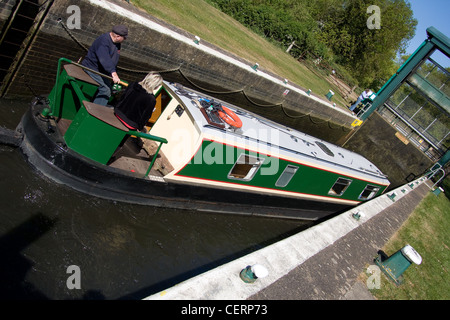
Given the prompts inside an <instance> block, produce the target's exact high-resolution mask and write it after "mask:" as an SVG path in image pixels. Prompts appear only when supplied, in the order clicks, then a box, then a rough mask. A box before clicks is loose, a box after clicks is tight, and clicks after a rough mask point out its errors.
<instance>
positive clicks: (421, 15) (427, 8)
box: [381, 0, 450, 67]
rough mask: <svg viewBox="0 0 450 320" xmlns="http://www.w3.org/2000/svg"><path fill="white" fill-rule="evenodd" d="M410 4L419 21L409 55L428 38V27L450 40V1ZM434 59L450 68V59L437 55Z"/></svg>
mask: <svg viewBox="0 0 450 320" xmlns="http://www.w3.org/2000/svg"><path fill="white" fill-rule="evenodd" d="M409 3H410V4H411V9H412V10H413V12H414V18H415V19H416V20H417V26H416V35H415V36H414V38H413V39H412V40H411V41H410V42H409V47H408V49H407V50H406V52H407V54H411V53H413V52H414V51H415V50H416V49H417V48H418V47H419V46H420V44H421V43H422V42H423V41H424V40H425V39H426V38H427V33H426V29H427V28H428V27H435V28H436V29H438V30H439V31H440V32H442V33H443V34H445V35H446V36H447V37H449V38H450V0H410V1H409ZM381 20H383V16H381ZM432 57H433V58H434V59H436V60H437V61H438V62H439V63H441V64H442V65H443V66H444V67H450V59H449V58H447V57H446V56H444V55H442V54H437V53H436V54H433V56H432Z"/></svg>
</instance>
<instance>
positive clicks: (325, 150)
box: [316, 141, 334, 157]
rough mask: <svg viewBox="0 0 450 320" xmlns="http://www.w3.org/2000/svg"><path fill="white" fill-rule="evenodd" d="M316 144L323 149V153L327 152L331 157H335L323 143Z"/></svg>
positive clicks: (317, 142)
mask: <svg viewBox="0 0 450 320" xmlns="http://www.w3.org/2000/svg"><path fill="white" fill-rule="evenodd" d="M316 144H317V145H318V146H319V147H320V149H322V151H323V152H325V153H326V154H327V155H329V156H330V157H334V153H333V152H332V151H331V150H330V149H328V147H327V146H326V145H325V144H323V143H322V142H319V141H316Z"/></svg>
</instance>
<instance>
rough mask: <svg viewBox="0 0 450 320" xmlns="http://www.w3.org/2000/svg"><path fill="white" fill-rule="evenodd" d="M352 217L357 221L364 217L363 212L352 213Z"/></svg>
mask: <svg viewBox="0 0 450 320" xmlns="http://www.w3.org/2000/svg"><path fill="white" fill-rule="evenodd" d="M352 217H353V219H355V220H356V221H359V219H361V218H362V217H364V213H363V212H362V211H358V212H355V213H353V214H352Z"/></svg>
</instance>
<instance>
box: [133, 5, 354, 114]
mask: <svg viewBox="0 0 450 320" xmlns="http://www.w3.org/2000/svg"><path fill="white" fill-rule="evenodd" d="M132 3H133V4H134V5H135V6H136V7H138V8H140V9H142V10H144V11H146V12H148V13H149V14H151V15H153V16H155V17H157V18H159V19H161V20H164V21H166V22H168V23H170V24H172V25H174V26H176V27H178V28H181V29H183V30H186V31H188V32H190V33H192V34H194V35H197V36H199V37H200V38H201V39H203V40H204V41H208V42H210V43H212V44H214V45H216V46H218V47H220V48H222V49H224V50H226V51H228V52H231V53H233V54H235V55H237V56H239V57H241V58H244V59H246V60H248V61H249V63H251V64H253V63H255V62H257V63H258V64H259V65H260V69H262V70H264V69H265V70H268V71H270V72H273V73H275V74H277V75H279V76H280V77H283V78H286V79H288V80H289V82H291V83H295V84H297V85H299V86H301V87H303V88H305V89H311V90H312V92H313V93H315V94H316V95H318V96H320V97H322V98H325V95H326V94H327V93H328V90H330V89H331V90H333V91H334V92H335V96H334V97H333V102H336V104H337V105H339V106H341V107H343V106H345V105H346V104H347V105H348V104H349V103H348V102H346V101H345V100H344V98H343V97H342V96H341V95H340V94H339V92H338V91H337V90H335V89H334V88H333V87H332V86H331V85H330V84H329V83H328V82H327V81H326V80H325V79H324V78H323V77H319V76H317V75H316V74H314V73H313V72H311V71H310V70H309V69H308V68H307V67H306V66H304V65H303V64H301V63H299V62H298V61H297V60H296V59H295V58H293V57H292V56H290V55H289V54H288V53H286V49H287V48H280V47H279V46H277V45H275V44H274V43H271V42H269V41H267V40H266V39H264V37H262V36H260V35H258V34H256V33H255V32H253V31H251V30H249V29H247V28H246V27H244V26H243V25H241V24H240V23H239V22H237V21H236V20H234V19H233V18H231V17H230V16H228V15H226V14H224V13H222V12H221V11H220V10H218V9H216V8H215V7H213V6H212V5H210V4H208V3H207V2H206V1H205V0H189V1H176V0H152V1H150V0H134V1H132ZM343 108H345V107H343ZM345 109H346V108H345Z"/></svg>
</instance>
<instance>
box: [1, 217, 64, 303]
mask: <svg viewBox="0 0 450 320" xmlns="http://www.w3.org/2000/svg"><path fill="white" fill-rule="evenodd" d="M55 222H56V221H55V220H54V219H50V218H48V217H46V216H45V215H43V214H41V213H38V214H36V215H34V216H33V217H31V218H29V219H28V220H27V221H25V222H23V223H22V224H20V225H19V226H17V227H16V228H14V229H13V230H11V231H9V232H8V233H7V234H6V235H4V236H3V237H1V238H0V254H1V257H2V258H1V262H0V282H1V283H2V288H1V290H0V299H24V298H27V299H47V297H46V296H45V295H44V294H42V293H41V292H40V291H39V290H38V289H37V288H35V287H34V286H33V285H32V284H30V283H29V282H27V281H26V280H25V276H26V274H27V272H28V271H29V270H30V269H31V268H32V267H33V263H32V262H31V261H30V260H28V259H27V258H25V257H23V255H22V254H21V251H22V250H23V249H25V248H26V247H28V246H29V245H30V244H31V243H32V242H34V241H36V240H37V239H38V238H40V237H41V236H42V235H43V234H45V233H47V232H48V231H50V229H52V227H53V226H54V225H55Z"/></svg>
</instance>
